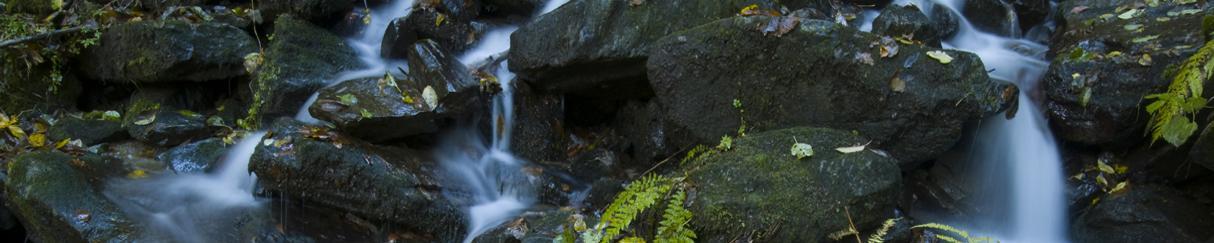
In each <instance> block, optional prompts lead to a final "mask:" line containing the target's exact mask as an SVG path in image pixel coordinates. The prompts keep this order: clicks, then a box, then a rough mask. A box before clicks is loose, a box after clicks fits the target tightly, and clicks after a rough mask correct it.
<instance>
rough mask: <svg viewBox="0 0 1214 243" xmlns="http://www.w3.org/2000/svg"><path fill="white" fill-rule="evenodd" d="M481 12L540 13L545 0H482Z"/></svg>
mask: <svg viewBox="0 0 1214 243" xmlns="http://www.w3.org/2000/svg"><path fill="white" fill-rule="evenodd" d="M480 2H481V13H482V14H483V15H485V16H492V17H510V16H518V17H526V18H530V17H531V15H534V14H536V13H539V11H540V9H542V8H544V4H546V3H547V2H548V1H544V0H481V1H480Z"/></svg>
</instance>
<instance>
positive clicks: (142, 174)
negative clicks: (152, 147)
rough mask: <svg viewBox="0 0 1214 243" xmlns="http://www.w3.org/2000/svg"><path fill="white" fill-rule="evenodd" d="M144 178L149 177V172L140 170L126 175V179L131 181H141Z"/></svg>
mask: <svg viewBox="0 0 1214 243" xmlns="http://www.w3.org/2000/svg"><path fill="white" fill-rule="evenodd" d="M144 177H148V172H147V171H144V170H140V169H136V170H134V171H131V173H127V174H126V178H129V179H141V178H144Z"/></svg>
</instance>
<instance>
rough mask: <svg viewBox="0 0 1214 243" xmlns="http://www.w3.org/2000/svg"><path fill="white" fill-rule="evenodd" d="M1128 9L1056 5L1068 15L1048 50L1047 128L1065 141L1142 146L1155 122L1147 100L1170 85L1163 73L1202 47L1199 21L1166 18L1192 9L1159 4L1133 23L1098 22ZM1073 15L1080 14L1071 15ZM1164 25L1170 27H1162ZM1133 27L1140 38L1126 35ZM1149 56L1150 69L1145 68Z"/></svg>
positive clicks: (1091, 3)
mask: <svg viewBox="0 0 1214 243" xmlns="http://www.w3.org/2000/svg"><path fill="white" fill-rule="evenodd" d="M1129 2H1130V1H1096V0H1079V1H1065V2H1062V3H1060V4H1059V7H1058V9H1059V11H1063V13H1066V14H1062V18H1061V19H1060V20H1061V21H1062V22H1060V23H1059V28H1058V32H1056V33H1055V35H1054V38H1053V39H1052V41H1051V42H1050V56H1051V57H1052V58H1053V61H1052V62H1051V64H1050V68H1049V70H1048V71H1047V72H1046V75H1045V77H1044V83H1043V88H1042V89H1043V90H1044V92H1045V95H1046V100H1045V104H1044V107H1045V110H1046V113H1047V114H1048V116H1049V118H1050V124H1051V126H1052V127H1053V128H1054V129H1053V130H1054V132H1055V133H1056V134H1057V135H1058V137H1060V138H1061V139H1063V140H1066V141H1071V142H1077V143H1082V144H1087V145H1101V146H1105V147H1109V146H1113V147H1125V146H1130V145H1134V144H1136V143H1138V142H1140V141H1142V140H1144V138H1143V130H1142V129H1143V128H1145V127H1146V123H1147V120H1149V119H1148V118H1149V117H1150V116H1148V115H1147V113H1146V111H1145V110H1144V108H1145V107H1146V106H1147V104H1149V103H1148V102H1149V101H1147V100H1145V99H1143V97H1144V96H1146V95H1148V94H1153V93H1159V92H1163V91H1164V90H1165V89H1166V87H1167V85H1168V84H1170V83H1171V81H1172V76H1170V75H1167V73H1168V72H1167V71H1166V70H1168V69H1169V67H1170V66H1173V65H1175V66H1179V65H1180V64H1181V63H1182V62H1183V61H1184V60H1185V59H1186V58H1187V57H1188V56H1189V55H1191V54H1192V53H1194V52H1196V50H1197V48H1199V47H1201V45H1202V43H1203V42H1204V39H1203V38H1204V36H1203V35H1202V34H1201V33H1200V31H1192V30H1198V29H1201V28H1202V27H1201V26H1202V16H1203V15H1202V14H1187V15H1185V14H1179V15H1177V16H1175V17H1168V13H1169V12H1173V13H1179V12H1178V11H1183V10H1184V9H1190V8H1191V7H1192V6H1190V5H1176V4H1175V3H1173V2H1161V5H1160V7H1152V8H1146V9H1143V10H1140V11H1141V12H1143V13H1142V15H1141V16H1136V17H1133V18H1130V19H1121V18H1117V17H1114V18H1110V19H1107V20H1102V19H1103V17H1100V16H1102V15H1104V14H1107V13H1111V12H1114V11H1115V10H1117V9H1119V8H1120V6H1123V4H1122V3H1129ZM1076 9H1083V11H1079V12H1078V13H1072V12H1076ZM1161 17H1164V18H1169V19H1170V20H1169V21H1166V22H1160V21H1157V18H1161ZM1134 25H1139V26H1141V31H1127V30H1126V29H1125V28H1126V26H1131V27H1134ZM1145 55H1149V56H1150V57H1149V59H1150V61H1149V62H1143V63H1140V62H1142V60H1144V56H1145ZM1144 63H1145V64H1148V65H1143V64H1144ZM1085 93H1086V94H1090V95H1084V94H1085ZM1085 97H1087V98H1085Z"/></svg>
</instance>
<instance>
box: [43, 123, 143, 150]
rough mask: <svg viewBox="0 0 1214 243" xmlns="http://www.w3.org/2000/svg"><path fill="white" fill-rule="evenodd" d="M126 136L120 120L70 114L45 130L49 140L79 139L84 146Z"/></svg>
mask: <svg viewBox="0 0 1214 243" xmlns="http://www.w3.org/2000/svg"><path fill="white" fill-rule="evenodd" d="M126 137H127V132H126V129H125V128H123V127H122V121H117V120H113V121H112V120H104V119H91V118H81V117H70V116H69V117H64V118H63V119H59V121H58V122H55V125H54V126H51V128H50V130H49V131H47V138H49V139H50V141H60V140H63V139H80V142H81V143H83V144H84V145H85V146H93V145H96V144H99V143H104V142H112V141H117V140H120V139H123V138H126Z"/></svg>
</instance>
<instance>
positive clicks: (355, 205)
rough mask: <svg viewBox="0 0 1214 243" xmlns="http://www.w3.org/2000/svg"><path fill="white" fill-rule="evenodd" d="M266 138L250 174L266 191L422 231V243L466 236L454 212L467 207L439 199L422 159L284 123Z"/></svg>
mask: <svg viewBox="0 0 1214 243" xmlns="http://www.w3.org/2000/svg"><path fill="white" fill-rule="evenodd" d="M269 134H270V135H269V136H267V137H266V138H265V140H264V141H263V142H262V143H259V145H258V146H257V149H256V152H255V153H254V154H253V157H252V159H251V160H250V170H251V171H252V172H254V173H257V177H258V179H259V180H260V183H261V184H262V185H264V186H265V187H266V188H268V189H271V190H276V191H280V192H282V193H285V194H286V195H289V196H290V197H291V198H296V199H300V200H307V201H308V203H309V204H313V203H316V204H320V205H325V206H328V207H333V208H337V209H340V210H342V211H346V212H349V213H351V214H354V215H357V216H359V217H362V218H365V219H368V220H374V221H377V222H393V223H397V225H399V226H402V227H405V228H410V229H414V230H418V231H421V232H426V233H427V234H428V236H427V237H428V238H429V239H430V240H427V241H428V242H452V241H457V240H459V239H460V238H462V237H463V236H464V231H465V230H467V229H466V228H465V227H464V224H463V218H462V213H461V212H462V211H461V208H460V207H459V206H456V205H465V204H460V203H457V202H465V201H464V200H458V199H452V198H451V196H452V195H447V194H445V193H443V189H444V185H442V184H440V182H441V181H442V180H441V178H440V177H438V176H442V173H439V172H438V171H437V169H438V167H437V166H438V164H437V163H436V162H434V161H433V160H432V159H431V158H428V154H429V153H428V152H423V151H415V150H410V149H405V148H390V147H381V146H376V145H372V144H369V143H367V142H363V141H361V140H357V139H355V138H353V137H349V136H348V135H344V134H339V133H336V132H333V131H331V130H329V129H327V128H323V127H312V126H304V125H301V124H300V123H299V122H297V121H294V120H291V119H286V118H284V119H280V120H279V121H277V122H276V123H275V125H274V126H273V128H272V129H271V130H270V133H269ZM457 194H458V193H457ZM465 200H466V199H465ZM465 203H466V202H465Z"/></svg>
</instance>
